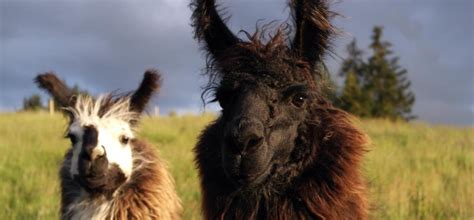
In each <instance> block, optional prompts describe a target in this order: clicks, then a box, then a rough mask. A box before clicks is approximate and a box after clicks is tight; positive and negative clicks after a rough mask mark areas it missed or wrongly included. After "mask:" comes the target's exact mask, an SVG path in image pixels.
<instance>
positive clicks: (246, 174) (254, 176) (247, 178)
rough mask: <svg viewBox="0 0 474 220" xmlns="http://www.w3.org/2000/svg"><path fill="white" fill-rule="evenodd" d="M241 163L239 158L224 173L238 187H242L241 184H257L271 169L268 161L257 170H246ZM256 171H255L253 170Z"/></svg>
mask: <svg viewBox="0 0 474 220" xmlns="http://www.w3.org/2000/svg"><path fill="white" fill-rule="evenodd" d="M242 164H243V163H242V161H241V160H239V161H235V163H234V164H233V168H232V169H230V170H227V171H226V172H225V173H226V174H227V176H228V177H229V179H230V180H231V182H232V183H233V184H234V185H236V186H238V187H243V186H254V185H257V184H259V183H261V182H263V181H264V180H265V179H266V178H267V177H268V175H269V174H270V171H271V168H272V166H271V164H270V163H268V164H266V165H265V166H264V168H263V169H259V170H255V169H252V170H248V169H244V168H243V167H242V166H243V165H242ZM253 171H257V172H253Z"/></svg>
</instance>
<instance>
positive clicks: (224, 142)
mask: <svg viewBox="0 0 474 220" xmlns="http://www.w3.org/2000/svg"><path fill="white" fill-rule="evenodd" d="M192 7H193V9H194V13H193V26H194V28H195V33H196V38H197V39H198V40H200V41H203V42H204V43H205V44H204V45H205V49H206V50H207V52H208V73H209V74H210V77H211V80H210V81H211V83H210V85H209V86H208V90H207V91H209V90H211V91H213V92H214V95H215V101H218V102H219V104H220V106H221V107H222V117H221V118H220V119H219V121H218V123H219V124H220V125H221V126H222V127H223V129H222V134H221V135H219V136H221V137H222V138H221V140H220V142H221V144H220V148H221V149H220V152H221V156H222V167H223V170H224V173H225V174H226V175H227V177H228V178H229V179H230V180H232V182H234V183H236V184H237V185H240V186H253V185H255V184H259V183H261V182H263V181H264V180H265V179H268V178H269V177H271V175H272V173H274V170H275V169H277V167H285V166H288V165H289V163H290V160H294V159H295V158H294V150H295V148H296V147H298V145H303V142H304V140H303V139H304V137H302V133H304V130H305V129H306V128H305V126H306V125H307V124H308V123H311V121H314V120H315V119H314V114H312V112H311V111H312V110H313V109H314V108H315V106H317V105H324V104H325V103H326V102H325V100H324V98H323V95H322V94H321V91H320V90H321V89H320V88H319V87H320V85H321V83H320V79H321V72H320V71H321V69H322V68H321V67H323V66H324V65H323V61H322V57H323V55H324V53H325V50H326V48H327V47H328V44H329V40H330V36H331V34H332V32H333V29H334V28H333V27H332V25H331V24H330V23H329V21H328V19H329V16H330V12H329V11H328V7H327V3H326V1H325V0H311V1H310V0H292V1H290V8H291V9H292V18H293V21H294V26H295V28H294V29H295V33H294V37H293V38H292V39H291V40H290V39H289V37H288V34H289V33H287V32H288V31H287V30H289V29H290V28H288V27H289V26H288V25H282V26H280V28H279V29H278V30H277V31H276V32H275V34H274V35H273V36H271V37H267V36H268V35H267V34H265V30H266V29H268V28H267V27H265V26H264V27H263V28H260V30H259V29H258V28H257V31H256V32H255V34H253V35H250V34H248V33H247V32H244V33H246V35H247V38H248V40H242V39H240V38H238V37H237V36H236V35H234V34H233V33H232V32H231V31H230V30H229V29H228V28H227V26H226V25H225V23H224V21H223V20H222V19H221V17H220V16H219V14H218V10H217V9H216V7H215V1H214V0H195V2H194V3H193V4H192ZM266 38H267V39H266ZM307 147H309V146H307Z"/></svg>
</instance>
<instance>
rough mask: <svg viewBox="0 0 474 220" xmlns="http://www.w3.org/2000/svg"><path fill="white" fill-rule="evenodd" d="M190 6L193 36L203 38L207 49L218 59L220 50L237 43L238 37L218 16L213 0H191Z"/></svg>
mask: <svg viewBox="0 0 474 220" xmlns="http://www.w3.org/2000/svg"><path fill="white" fill-rule="evenodd" d="M191 8H192V9H193V15H192V26H193V27H194V31H195V38H197V39H198V40H199V41H202V40H204V41H205V42H206V45H207V50H208V51H209V52H210V53H211V54H212V55H213V56H214V58H215V59H217V60H219V58H220V56H221V55H222V52H224V51H225V50H226V49H228V48H230V47H232V46H234V45H235V44H237V43H238V42H239V39H238V38H237V37H236V36H235V35H234V34H233V33H232V31H230V30H229V28H228V27H227V26H226V24H225V23H224V21H223V20H222V18H221V17H220V16H219V13H218V11H217V9H216V3H215V0H193V2H192V3H191Z"/></svg>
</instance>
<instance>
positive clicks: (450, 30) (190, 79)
mask: <svg viewBox="0 0 474 220" xmlns="http://www.w3.org/2000/svg"><path fill="white" fill-rule="evenodd" d="M246 3H248V1H230V0H222V1H218V4H220V5H221V6H223V7H224V8H225V9H226V10H225V11H226V12H227V14H228V15H231V17H230V19H229V21H228V22H227V24H228V25H229V27H230V28H231V29H232V30H233V31H234V33H237V32H238V30H241V29H244V30H247V31H249V32H252V31H253V30H254V29H255V24H256V22H257V21H258V20H259V19H263V21H261V22H262V23H268V22H270V21H273V20H277V21H278V22H279V23H282V22H285V21H286V20H287V18H288V16H289V9H288V7H286V6H285V4H286V0H278V1H267V0H262V1H258V2H254V3H253V4H252V6H253V7H248V5H247V4H246ZM332 6H333V7H332V9H333V11H336V12H338V13H340V14H342V15H343V16H345V17H339V18H336V19H335V20H334V25H335V26H336V27H338V28H340V29H342V30H343V33H344V34H342V35H339V36H337V38H336V40H335V41H334V43H333V44H334V51H335V53H336V54H337V55H338V56H339V57H341V58H345V57H346V53H345V47H346V45H347V44H348V43H349V42H350V41H351V40H352V38H353V37H355V39H356V40H357V42H358V45H359V47H360V48H361V49H363V50H364V51H365V52H366V55H367V52H368V50H367V47H368V44H369V42H370V35H371V34H372V32H371V30H372V27H373V26H375V25H381V26H383V27H384V37H383V39H384V40H386V41H389V42H391V43H392V50H393V51H394V55H395V56H398V57H400V65H401V66H402V67H403V68H406V69H407V70H408V78H409V80H410V81H411V82H412V87H411V88H412V90H413V91H414V93H415V96H416V102H415V106H414V108H413V113H414V114H415V115H416V116H418V119H417V120H416V121H424V122H427V123H430V124H448V125H467V126H472V125H474V62H473V60H474V54H473V51H474V34H473V32H474V30H473V28H472V27H473V26H474V17H473V14H472V8H473V2H472V1H470V0H454V1H450V2H445V1H443V0H434V1H430V0H424V1H417V2H415V1H409V0H404V1H395V0H384V1H380V0H356V1H351V2H349V1H340V2H338V3H337V4H336V3H335V4H333V5H332ZM369 6H370V7H369ZM0 12H1V13H0V26H1V27H0V28H1V32H0V66H1V69H0V85H1V86H0V87H1V88H0V93H1V94H0V111H1V112H5V111H15V110H18V109H19V108H21V103H22V100H23V98H25V97H27V96H30V95H32V94H40V95H41V97H42V99H43V102H45V101H46V100H47V95H46V94H45V93H43V92H41V91H40V90H39V89H37V88H36V85H34V84H33V78H34V77H35V76H36V74H38V73H41V72H45V71H50V70H53V71H55V72H56V73H57V75H58V76H59V77H60V78H62V79H65V81H66V82H67V83H68V84H69V85H75V84H77V85H78V86H79V87H80V88H81V89H85V90H88V91H90V92H91V93H92V94H99V93H104V92H109V91H115V90H117V89H119V90H120V91H129V90H131V89H133V88H135V87H136V86H137V85H138V82H139V81H140V80H141V76H142V75H141V74H142V73H143V72H144V71H145V69H147V68H150V67H153V68H157V69H158V70H160V72H161V73H162V75H163V89H162V90H161V91H160V94H159V95H158V96H157V97H155V98H154V99H153V103H152V104H151V105H150V106H159V107H160V111H161V112H162V113H163V114H164V115H167V114H169V112H171V111H175V112H177V113H178V114H182V113H183V112H192V113H195V114H202V113H203V112H204V111H207V112H216V111H218V109H219V107H218V106H217V105H216V104H207V105H206V108H204V105H203V103H202V101H201V87H202V86H204V85H205V84H206V82H207V78H206V77H204V76H202V69H203V68H204V67H205V53H204V52H202V51H201V50H199V48H200V47H201V46H200V45H199V44H198V43H197V41H196V40H194V39H193V32H192V28H191V27H190V13H191V10H190V9H189V7H188V1H184V0H175V1H173V0H163V1H160V2H155V1H150V0H146V1H140V2H127V1H117V2H115V1H114V2H110V1H80V2H77V1H70V2H61V1H52V0H43V1H35V2H33V1H10V0H2V1H1V2H0ZM453 24H456V25H453ZM443 28H444V29H443ZM341 58H338V57H334V58H333V57H330V56H327V57H326V63H327V65H328V67H329V69H330V71H331V75H332V77H333V79H335V81H338V80H339V81H340V79H339V78H338V77H336V75H337V72H338V68H339V66H340V64H341V62H342V59H341ZM339 81H338V82H339Z"/></svg>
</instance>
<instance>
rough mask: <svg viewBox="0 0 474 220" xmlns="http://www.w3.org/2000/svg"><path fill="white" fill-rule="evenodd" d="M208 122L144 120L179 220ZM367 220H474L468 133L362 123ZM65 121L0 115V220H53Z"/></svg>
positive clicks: (195, 197) (191, 208)
mask: <svg viewBox="0 0 474 220" xmlns="http://www.w3.org/2000/svg"><path fill="white" fill-rule="evenodd" d="M212 119H213V116H211V115H208V116H184V117H171V118H170V117H165V118H145V120H143V123H142V126H141V129H140V135H139V136H140V137H142V138H145V139H148V140H149V141H150V142H152V143H153V144H155V145H156V146H157V148H158V149H159V151H160V152H161V155H162V157H163V158H165V159H166V160H167V161H168V163H169V167H170V169H171V171H172V173H173V175H174V177H175V180H176V184H177V190H178V192H179V195H180V196H181V198H182V201H183V206H184V210H185V212H184V219H200V217H199V216H200V211H199V210H200V208H199V198H200V193H199V185H198V179H197V175H196V170H195V169H194V164H193V154H192V150H191V149H192V147H193V146H194V144H195V142H196V137H197V135H198V134H199V132H200V130H201V129H202V128H203V127H204V126H205V125H206V124H207V123H209V122H210V121H211V120H212ZM360 124H361V127H362V128H363V129H364V130H365V131H366V132H367V133H368V134H369V135H370V137H371V138H372V145H371V146H370V153H368V155H367V157H366V161H365V164H364V174H365V176H366V179H367V180H368V182H369V189H370V200H371V202H372V204H373V210H372V214H371V215H372V218H373V219H474V199H473V198H474V186H473V185H474V129H473V128H457V127H448V126H430V125H426V124H421V123H410V124H407V123H392V122H388V121H381V120H364V121H362V122H360ZM64 128H65V122H64V120H63V119H62V117H61V116H60V115H56V116H50V115H48V114H45V113H11V114H6V113H5V114H0V219H2V220H3V219H57V218H58V207H59V190H58V189H59V188H58V176H57V171H58V167H59V164H60V161H61V159H62V156H63V154H64V152H65V151H66V149H67V148H68V146H69V143H68V141H67V140H65V139H63V138H62V135H63V131H64Z"/></svg>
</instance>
